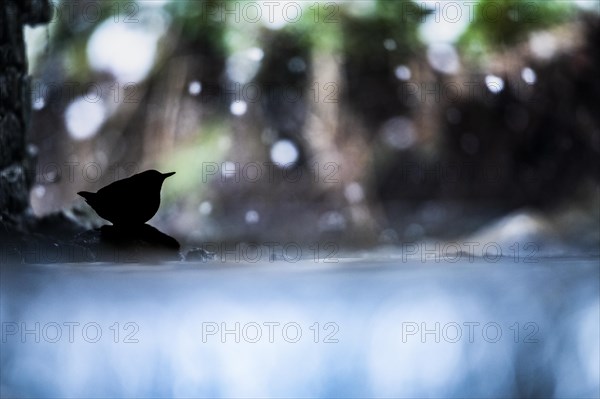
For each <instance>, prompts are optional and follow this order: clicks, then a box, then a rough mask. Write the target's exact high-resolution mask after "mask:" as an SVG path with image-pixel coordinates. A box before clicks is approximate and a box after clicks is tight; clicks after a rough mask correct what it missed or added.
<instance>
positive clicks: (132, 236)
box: [74, 224, 180, 263]
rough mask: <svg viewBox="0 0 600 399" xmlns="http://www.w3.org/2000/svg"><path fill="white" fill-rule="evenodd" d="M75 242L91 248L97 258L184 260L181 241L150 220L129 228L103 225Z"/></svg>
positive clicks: (131, 260) (100, 260) (103, 259)
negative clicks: (154, 225) (181, 254)
mask: <svg viewBox="0 0 600 399" xmlns="http://www.w3.org/2000/svg"><path fill="white" fill-rule="evenodd" d="M74 243H76V244H77V245H80V246H83V247H86V248H88V249H89V250H90V251H91V252H92V254H93V260H94V261H96V262H115V263H137V262H147V261H163V260H166V261H172V260H180V256H179V242H177V240H176V239H174V238H173V237H171V236H169V235H167V234H165V233H163V232H161V231H159V230H158V229H156V228H154V227H152V226H150V225H148V224H144V225H141V226H136V227H128V228H123V227H116V226H108V225H106V226H102V227H100V228H99V229H94V230H87V231H85V232H82V233H80V234H78V235H77V236H76V237H75V239H74Z"/></svg>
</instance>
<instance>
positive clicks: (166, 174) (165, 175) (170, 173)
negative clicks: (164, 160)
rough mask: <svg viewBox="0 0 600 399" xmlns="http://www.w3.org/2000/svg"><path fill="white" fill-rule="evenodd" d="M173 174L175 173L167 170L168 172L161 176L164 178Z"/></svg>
mask: <svg viewBox="0 0 600 399" xmlns="http://www.w3.org/2000/svg"><path fill="white" fill-rule="evenodd" d="M174 174H175V172H169V173H163V174H162V176H163V179H166V178H167V177H169V176H173V175H174Z"/></svg>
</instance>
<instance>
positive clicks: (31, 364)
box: [0, 252, 600, 398]
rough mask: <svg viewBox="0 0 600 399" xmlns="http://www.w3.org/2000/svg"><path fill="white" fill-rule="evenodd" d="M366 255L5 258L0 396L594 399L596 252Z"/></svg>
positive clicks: (597, 309)
mask: <svg viewBox="0 0 600 399" xmlns="http://www.w3.org/2000/svg"><path fill="white" fill-rule="evenodd" d="M369 256H370V257H372V259H346V260H342V263H340V264H338V265H335V266H326V265H325V264H322V263H321V264H315V263H314V262H310V261H304V262H300V263H297V264H290V263H285V262H284V263H282V262H274V263H270V264H257V265H255V266H252V267H249V266H248V265H234V264H231V263H229V264H222V263H220V262H216V263H204V264H189V266H183V265H181V264H164V265H162V266H161V265H148V266H143V265H131V266H114V265H109V264H98V265H90V266H87V267H85V268H82V267H71V266H62V265H56V266H54V267H47V266H45V267H43V268H40V267H19V268H16V267H15V268H6V267H5V268H4V269H3V270H2V291H1V292H2V293H1V302H0V303H1V306H2V309H1V310H2V312H1V314H2V326H3V327H2V334H3V335H2V339H3V341H2V353H1V362H2V380H1V384H2V385H1V389H2V396H16V397H30V396H35V397H66V396H69V397H71V396H77V397H99V396H102V397H163V396H164V397H249V396H253V397H298V396H302V397H547V398H549V397H557V398H562V397H594V396H597V395H598V393H599V389H600V381H599V377H598V361H599V360H600V352H599V351H600V348H599V345H598V336H599V333H600V332H599V326H600V320H599V317H600V313H599V312H600V306H599V299H598V298H599V291H598V290H599V277H600V276H599V269H598V265H597V262H596V261H595V260H594V261H590V260H566V259H562V260H559V259H556V260H546V261H544V262H541V263H539V264H537V265H536V266H535V267H531V266H525V264H519V263H513V262H511V261H506V260H505V261H502V262H500V263H494V264H489V263H485V262H482V261H481V260H475V261H474V262H472V263H470V264H469V263H467V262H462V263H459V264H454V263H448V262H442V263H441V264H435V263H431V262H428V263H425V264H423V263H421V262H420V261H419V260H408V261H402V260H401V259H402V258H401V257H399V254H394V252H380V253H379V254H378V255H375V256H374V255H373V254H372V255H369ZM35 323H39V325H38V327H37V330H36V326H35ZM69 323H71V324H69ZM115 323H118V324H115ZM127 323H129V324H127ZM57 331H58V332H59V333H57ZM61 334H62V335H61ZM36 340H38V341H39V342H36ZM71 341H72V342H71Z"/></svg>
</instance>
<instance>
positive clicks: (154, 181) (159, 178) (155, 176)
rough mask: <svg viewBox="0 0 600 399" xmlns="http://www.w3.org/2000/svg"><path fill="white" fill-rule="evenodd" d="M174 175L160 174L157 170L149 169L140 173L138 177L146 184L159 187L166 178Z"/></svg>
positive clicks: (172, 173) (171, 173)
mask: <svg viewBox="0 0 600 399" xmlns="http://www.w3.org/2000/svg"><path fill="white" fill-rule="evenodd" d="M174 174H175V172H169V173H160V172H159V171H158V170H154V169H151V170H147V171H145V172H142V173H140V177H142V178H143V179H144V180H146V181H147V182H148V184H151V185H158V186H159V187H160V186H162V184H163V182H164V181H165V179H166V178H167V177H169V176H173V175H174Z"/></svg>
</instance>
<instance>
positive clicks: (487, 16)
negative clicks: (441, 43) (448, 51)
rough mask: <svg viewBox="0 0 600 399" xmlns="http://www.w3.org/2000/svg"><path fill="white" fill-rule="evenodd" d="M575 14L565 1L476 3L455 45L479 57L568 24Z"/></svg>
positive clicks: (495, 1) (513, 0)
mask: <svg viewBox="0 0 600 399" xmlns="http://www.w3.org/2000/svg"><path fill="white" fill-rule="evenodd" d="M575 12H576V7H575V5H574V4H573V2H569V1H561V0H502V1H498V0H480V1H479V2H478V3H477V5H476V6H475V9H474V15H473V21H471V23H470V24H469V26H468V28H467V30H466V31H465V33H464V34H463V35H462V37H461V38H460V39H459V42H458V45H459V47H460V48H462V49H463V51H465V53H467V54H470V55H474V56H481V55H483V54H486V53H488V52H489V51H494V50H498V49H499V48H502V47H504V46H512V45H515V44H516V43H518V42H520V41H521V40H523V39H526V38H527V35H528V34H529V33H530V32H532V31H535V30H540V29H545V28H549V27H551V26H553V25H556V24H558V23H561V22H565V21H568V20H570V19H572V17H573V16H574V14H575Z"/></svg>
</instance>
